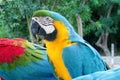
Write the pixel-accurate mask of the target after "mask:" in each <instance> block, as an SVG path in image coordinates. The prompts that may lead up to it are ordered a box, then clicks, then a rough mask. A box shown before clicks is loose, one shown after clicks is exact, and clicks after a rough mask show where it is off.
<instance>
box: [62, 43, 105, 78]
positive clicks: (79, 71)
mask: <svg viewBox="0 0 120 80" xmlns="http://www.w3.org/2000/svg"><path fill="white" fill-rule="evenodd" d="M62 58H63V61H64V64H65V66H66V67H67V69H68V71H69V73H70V75H71V76H72V78H75V77H77V76H81V75H86V74H90V73H93V72H96V71H104V70H106V64H105V63H104V62H103V60H102V58H101V57H100V56H99V54H98V53H97V51H96V50H92V49H91V48H90V47H89V46H87V45H85V44H83V43H80V42H79V43H76V44H73V45H71V46H68V47H66V48H64V50H63V53H62Z"/></svg>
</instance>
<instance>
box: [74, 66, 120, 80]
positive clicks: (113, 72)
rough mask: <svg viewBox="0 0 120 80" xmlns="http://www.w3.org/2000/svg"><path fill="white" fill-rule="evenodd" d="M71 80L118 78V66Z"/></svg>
mask: <svg viewBox="0 0 120 80" xmlns="http://www.w3.org/2000/svg"><path fill="white" fill-rule="evenodd" d="M73 80H120V68H115V69H110V70H107V71H98V72H95V73H92V74H89V75H85V76H80V77H77V78H74V79H73Z"/></svg>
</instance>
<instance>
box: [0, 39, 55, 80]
mask: <svg viewBox="0 0 120 80" xmlns="http://www.w3.org/2000/svg"><path fill="white" fill-rule="evenodd" d="M0 76H1V77H2V78H4V79H5V80H56V79H55V77H54V75H53V74H52V68H51V66H50V65H49V63H48V59H47V55H46V50H45V48H43V47H41V46H38V45H36V44H33V43H30V42H28V41H27V40H25V39H21V38H14V39H8V38H0Z"/></svg>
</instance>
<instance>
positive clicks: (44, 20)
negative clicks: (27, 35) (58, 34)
mask: <svg viewBox="0 0 120 80" xmlns="http://www.w3.org/2000/svg"><path fill="white" fill-rule="evenodd" d="M32 20H34V21H36V22H37V23H38V24H39V25H40V26H41V28H43V29H44V30H45V32H46V34H50V33H52V32H53V31H54V30H55V27H54V26H53V19H52V18H50V17H33V18H32Z"/></svg>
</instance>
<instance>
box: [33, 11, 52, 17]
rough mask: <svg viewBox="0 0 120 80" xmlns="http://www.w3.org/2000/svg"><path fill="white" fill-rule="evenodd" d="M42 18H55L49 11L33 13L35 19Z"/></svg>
mask: <svg viewBox="0 0 120 80" xmlns="http://www.w3.org/2000/svg"><path fill="white" fill-rule="evenodd" d="M40 16H50V17H52V18H53V16H52V15H51V14H50V13H49V12H48V11H47V10H38V11H35V12H34V13H33V17H40Z"/></svg>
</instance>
